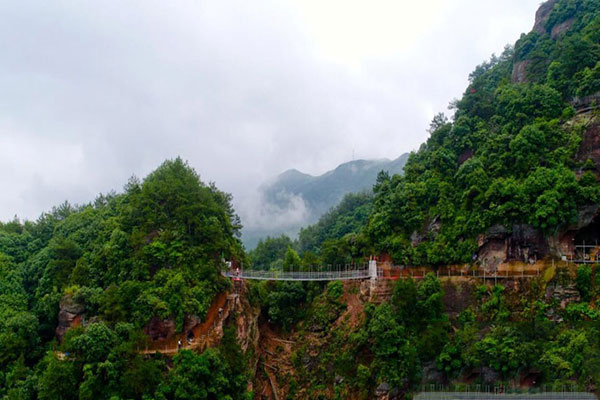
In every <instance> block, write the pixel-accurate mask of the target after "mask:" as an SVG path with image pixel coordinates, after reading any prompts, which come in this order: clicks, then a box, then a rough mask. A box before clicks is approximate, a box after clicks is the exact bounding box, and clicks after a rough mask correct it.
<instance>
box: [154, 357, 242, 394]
mask: <svg viewBox="0 0 600 400" xmlns="http://www.w3.org/2000/svg"><path fill="white" fill-rule="evenodd" d="M173 361H174V366H173V369H171V370H170V371H169V375H168V377H167V380H166V381H165V382H164V383H162V384H161V385H160V387H159V388H158V391H157V394H156V397H157V398H158V399H169V400H179V399H181V400H183V399H224V400H227V399H229V400H232V399H241V398H243V396H244V393H245V386H246V382H245V380H243V379H242V380H240V379H235V377H233V378H234V379H233V380H232V379H231V378H232V377H231V376H230V373H229V371H228V367H230V365H228V362H227V360H225V359H224V358H223V356H222V355H221V353H220V352H219V351H218V350H215V349H208V350H206V351H205V352H203V353H202V354H200V355H197V354H194V353H192V352H191V351H189V350H183V351H181V352H179V353H178V354H177V355H176V356H175V358H174V360H173Z"/></svg>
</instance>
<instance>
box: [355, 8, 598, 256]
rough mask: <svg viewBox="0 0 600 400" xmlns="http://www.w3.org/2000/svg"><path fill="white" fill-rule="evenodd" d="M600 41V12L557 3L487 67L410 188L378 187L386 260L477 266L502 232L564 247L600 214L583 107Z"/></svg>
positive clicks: (418, 166) (415, 157)
mask: <svg viewBox="0 0 600 400" xmlns="http://www.w3.org/2000/svg"><path fill="white" fill-rule="evenodd" d="M553 6H554V7H553ZM599 32H600V2H598V1H596V0H572V1H558V2H556V1H550V2H548V3H546V4H545V5H544V6H543V7H542V8H541V9H540V11H539V12H538V16H537V20H536V29H534V31H532V32H531V33H529V34H527V35H523V36H522V37H521V38H520V39H519V40H518V41H517V43H516V44H515V46H509V47H507V48H506V50H505V51H504V53H503V54H501V55H500V56H499V57H493V58H492V59H491V60H490V61H489V62H486V63H483V64H481V65H479V66H478V67H477V68H476V69H475V71H473V73H472V74H471V75H470V76H469V81H470V84H469V86H468V87H467V89H466V91H465V93H464V95H463V97H462V99H460V100H459V101H457V102H456V103H453V104H452V109H453V111H454V115H453V121H452V122H450V121H447V120H446V119H445V118H444V117H443V116H438V117H436V118H435V119H434V120H433V122H432V124H431V128H430V133H431V136H430V138H429V139H428V140H427V142H426V143H424V144H423V145H422V146H421V149H420V150H419V151H418V152H416V153H413V154H411V156H410V159H409V160H408V162H407V165H406V167H405V168H404V171H405V174H404V176H403V177H400V176H394V177H392V178H390V179H387V178H385V179H380V180H379V181H378V183H377V185H376V186H375V189H374V191H375V203H374V211H373V214H372V215H371V218H370V220H369V223H368V226H367V230H366V234H367V235H368V236H369V238H370V239H371V241H372V242H373V243H374V244H375V246H376V248H377V249H378V250H379V251H382V252H389V253H390V254H391V255H392V256H393V258H394V260H396V261H397V262H404V263H415V264H429V265H441V264H448V263H457V262H469V261H470V260H471V259H472V257H473V255H474V254H476V253H477V251H478V243H477V240H476V239H477V235H479V234H482V233H485V232H486V231H487V230H488V229H490V228H491V227H492V226H495V225H497V226H502V227H503V228H504V229H505V230H506V231H507V232H508V233H510V232H511V231H512V230H514V229H515V228H516V227H517V225H528V226H530V227H532V228H533V229H535V231H536V235H534V236H536V238H535V239H534V240H536V239H538V237H539V236H543V237H544V238H546V239H547V238H550V237H556V238H557V239H558V240H560V238H561V236H562V235H564V234H565V233H567V232H568V231H569V229H571V226H572V225H577V223H578V222H579V213H580V212H581V211H582V210H584V209H585V208H586V206H594V207H596V210H597V204H598V200H599V197H598V196H599V193H600V192H599V186H598V172H599V171H600V164H598V161H599V160H597V159H596V160H593V158H592V157H590V158H589V159H588V157H587V155H583V154H582V151H581V150H582V149H581V145H582V140H583V139H584V138H585V135H586V132H592V131H593V129H594V126H595V124H597V123H598V122H597V119H596V117H594V116H593V115H590V114H587V115H580V116H576V112H577V110H576V109H575V108H574V105H577V104H579V103H581V102H582V101H583V96H588V95H593V94H597V93H598V91H600V80H599V79H598V77H599V76H600V75H598V71H600V35H599ZM591 103H593V101H592V102H591ZM592 134H595V132H592ZM594 161H595V162H594ZM530 246H531V245H530ZM531 247H533V246H531ZM551 250H552V249H549V250H545V249H538V250H537V251H538V252H539V253H540V254H539V257H543V256H545V255H546V254H548V253H549V252H551ZM554 252H555V253H558V251H557V250H556V249H555V250H554Z"/></svg>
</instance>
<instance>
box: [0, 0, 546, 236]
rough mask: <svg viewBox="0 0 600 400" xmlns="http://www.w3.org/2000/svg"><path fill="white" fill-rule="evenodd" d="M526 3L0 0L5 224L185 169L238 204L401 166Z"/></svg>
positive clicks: (254, 221)
mask: <svg viewBox="0 0 600 400" xmlns="http://www.w3.org/2000/svg"><path fill="white" fill-rule="evenodd" d="M538 5H539V1H538V0H535V1H532V0H505V1H502V2H498V1H493V0H456V1H451V2H450V1H442V0H424V1H420V2H414V1H410V2H409V1H398V0H396V1H391V0H390V1H387V0H374V1H325V0H323V1H297V2H289V1H263V0H256V1H252V2H248V1H226V0H225V1H211V2H208V1H196V0H193V1H192V0H180V1H169V2H165V1H152V0H138V1H127V2H122V1H95V2H94V1H86V2H81V1H51V2H48V1H28V0H18V1H17V0H15V1H6V0H5V1H1V2H0V48H1V49H2V53H1V54H0V92H1V93H2V95H1V96H0V179H1V182H2V190H1V191H0V219H1V220H8V219H11V218H13V216H14V215H17V216H18V217H20V218H25V219H35V218H37V216H39V214H40V213H41V212H42V211H45V210H49V209H50V208H51V207H52V206H53V205H57V204H59V203H62V202H63V201H65V200H69V201H70V202H72V203H83V202H88V201H91V200H93V199H94V197H95V196H96V195H97V194H98V193H100V192H108V191H110V190H116V191H120V190H121V188H122V187H123V185H124V184H125V183H126V181H127V179H128V177H130V176H131V175H134V174H135V175H137V176H139V177H143V176H145V175H146V174H147V173H149V172H150V171H152V170H153V169H154V168H156V167H157V166H158V165H160V163H161V162H162V161H164V160H165V159H167V158H173V157H176V156H178V155H179V156H181V157H182V158H184V159H187V160H188V161H189V163H190V165H191V166H193V167H194V168H195V169H196V171H197V172H198V173H199V174H200V175H201V178H202V179H203V180H204V181H214V182H216V184H217V186H219V188H221V189H223V190H225V191H228V192H231V193H232V194H233V195H234V202H235V206H236V209H237V210H238V212H239V213H240V215H241V217H242V222H243V223H244V224H245V225H246V226H250V227H252V226H254V227H263V226H266V227H267V228H268V226H269V224H273V225H276V224H278V223H281V222H282V221H280V219H283V220H289V219H290V218H302V212H303V211H302V206H303V205H302V200H301V199H300V200H299V201H297V204H298V207H297V208H295V209H294V210H291V211H290V212H291V214H289V215H288V214H286V213H285V212H284V213H281V212H280V213H278V215H280V216H281V215H282V217H281V218H280V217H277V218H269V215H270V214H275V213H276V211H277V210H275V211H272V212H271V211H269V209H268V207H267V208H266V209H265V207H262V206H261V204H260V203H261V202H260V198H259V197H258V196H257V195H256V188H257V187H258V186H259V185H260V184H262V183H263V182H265V181H266V180H268V179H271V178H272V177H273V176H275V175H277V174H279V173H280V172H282V171H284V170H286V169H289V168H296V169H298V170H301V171H303V172H306V173H311V174H315V175H318V174H321V173H323V172H325V171H326V170H328V169H332V168H334V167H335V166H336V165H338V164H340V163H342V162H344V161H348V160H350V159H351V158H352V157H353V155H354V156H355V157H356V158H365V159H374V158H383V157H386V158H390V159H393V158H396V157H398V156H399V155H400V154H402V153H404V152H407V151H411V150H414V149H416V148H418V146H419V145H420V144H421V143H422V142H423V141H424V140H425V139H426V137H427V133H426V129H427V127H428V125H429V122H430V120H431V118H432V117H433V115H434V114H435V113H437V112H440V111H447V105H448V103H449V102H450V101H451V100H452V99H453V98H457V97H460V96H461V93H462V91H463V90H464V89H465V87H466V84H467V77H468V74H469V72H471V71H472V70H473V68H474V67H475V66H476V65H477V64H479V63H481V62H483V61H484V60H487V59H488V58H489V57H490V56H491V55H492V53H496V54H499V53H500V52H502V50H503V48H504V46H505V45H506V44H508V43H513V42H514V41H515V40H516V39H518V37H519V35H520V34H521V33H522V32H527V31H529V30H530V28H531V26H532V25H533V18H534V13H535V10H536V8H537V7H538Z"/></svg>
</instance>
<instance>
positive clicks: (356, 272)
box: [223, 268, 369, 281]
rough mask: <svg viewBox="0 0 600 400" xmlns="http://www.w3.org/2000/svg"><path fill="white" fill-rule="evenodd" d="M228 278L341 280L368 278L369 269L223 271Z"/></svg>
mask: <svg viewBox="0 0 600 400" xmlns="http://www.w3.org/2000/svg"><path fill="white" fill-rule="evenodd" d="M223 275H224V276H226V277H228V278H233V279H236V278H239V279H257V280H267V281H343V280H354V279H368V278H369V269H368V268H367V269H350V270H344V269H342V270H339V269H338V270H333V271H260V270H249V269H248V270H241V271H240V272H239V273H236V272H232V271H224V272H223Z"/></svg>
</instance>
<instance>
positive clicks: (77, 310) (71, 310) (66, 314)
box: [56, 295, 85, 342]
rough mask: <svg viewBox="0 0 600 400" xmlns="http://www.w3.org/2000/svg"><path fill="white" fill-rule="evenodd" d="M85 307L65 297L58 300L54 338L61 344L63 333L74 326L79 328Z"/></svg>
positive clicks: (71, 298)
mask: <svg viewBox="0 0 600 400" xmlns="http://www.w3.org/2000/svg"><path fill="white" fill-rule="evenodd" d="M84 312H85V307H84V306H83V305H81V304H78V303H76V302H75V300H73V297H71V296H68V295H65V296H63V298H62V299H61V300H60V305H59V312H58V326H57V327H56V338H57V339H58V341H59V342H62V340H63V338H64V336H65V333H67V331H68V330H69V329H70V328H71V327H74V326H79V325H81V324H82V322H83V319H82V317H83V313H84Z"/></svg>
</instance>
